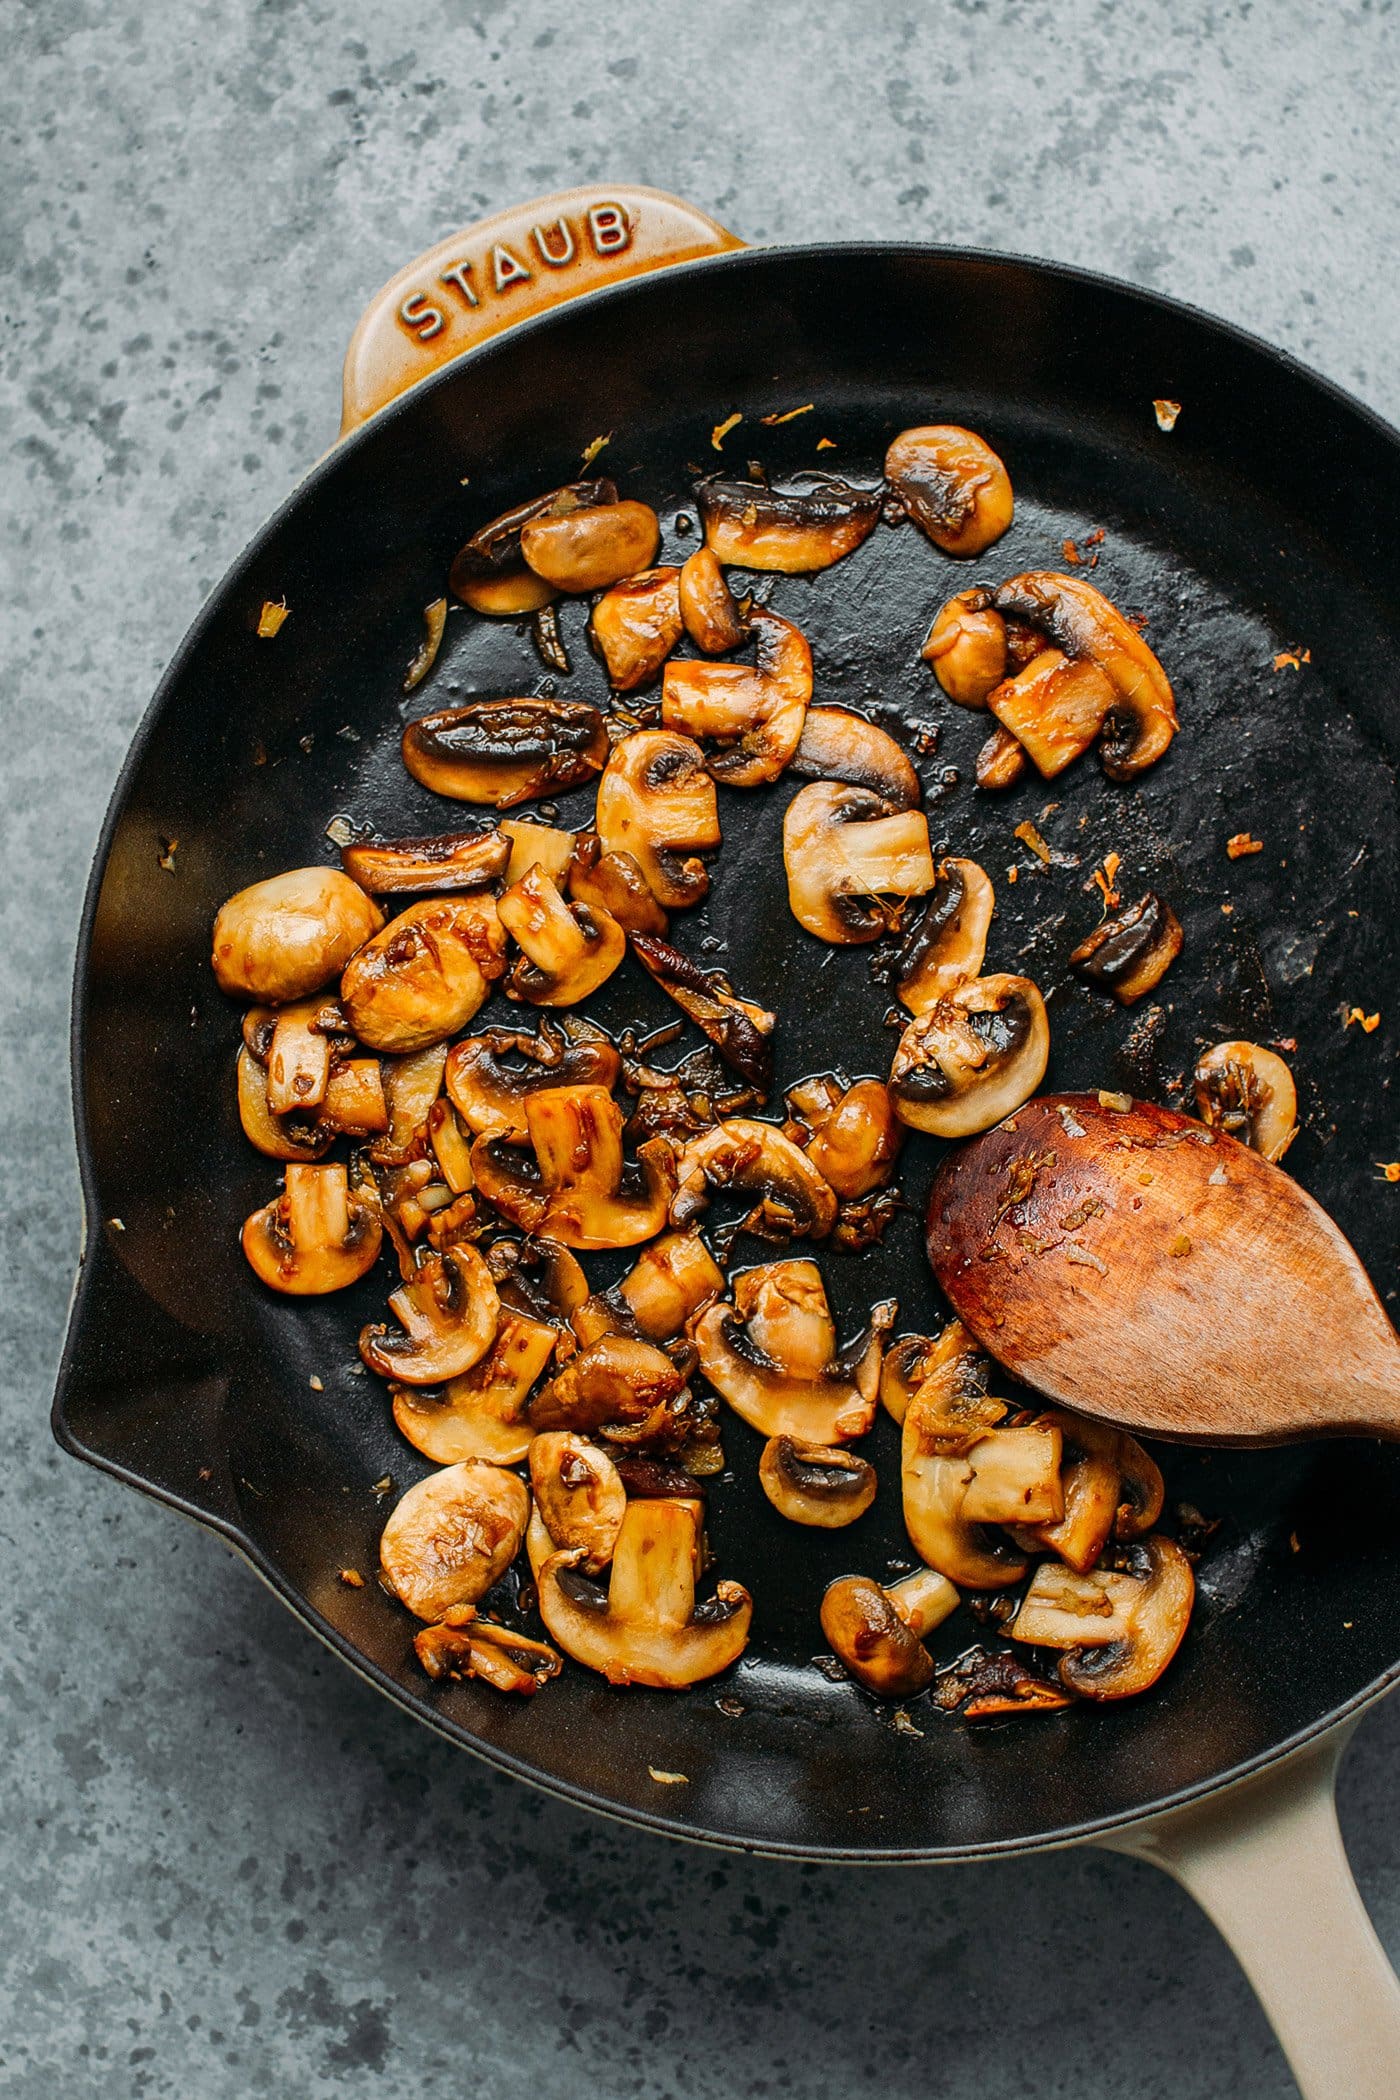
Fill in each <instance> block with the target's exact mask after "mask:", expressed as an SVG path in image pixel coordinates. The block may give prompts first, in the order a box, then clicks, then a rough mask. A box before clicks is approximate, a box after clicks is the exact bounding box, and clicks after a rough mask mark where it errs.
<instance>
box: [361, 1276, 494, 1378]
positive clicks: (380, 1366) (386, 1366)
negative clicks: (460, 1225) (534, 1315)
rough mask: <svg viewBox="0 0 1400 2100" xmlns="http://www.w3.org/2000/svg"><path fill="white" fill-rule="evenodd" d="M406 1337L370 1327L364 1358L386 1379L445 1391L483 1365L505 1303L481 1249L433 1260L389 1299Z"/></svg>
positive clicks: (364, 1340) (363, 1339)
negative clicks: (448, 1382)
mask: <svg viewBox="0 0 1400 2100" xmlns="http://www.w3.org/2000/svg"><path fill="white" fill-rule="evenodd" d="M389 1310H390V1312H392V1313H393V1314H394V1315H395V1316H396V1318H397V1319H398V1321H399V1325H400V1327H401V1328H402V1330H403V1331H402V1333H398V1334H395V1333H392V1332H391V1331H390V1330H389V1329H388V1328H387V1327H385V1326H383V1325H376V1326H372V1327H366V1328H365V1329H364V1331H363V1332H362V1334H361V1335H360V1355H361V1356H362V1357H363V1358H364V1361H365V1362H366V1364H368V1366H369V1368H370V1370H371V1371H377V1372H378V1373H379V1375H380V1377H381V1378H394V1379H398V1380H399V1381H400V1382H401V1383H402V1384H404V1385H442V1384H443V1383H444V1382H445V1381H446V1380H447V1379H449V1378H460V1377H461V1376H462V1375H463V1373H464V1372H467V1371H470V1370H471V1368H472V1366H473V1364H478V1363H480V1361H481V1359H482V1357H483V1356H485V1354H486V1352H487V1350H488V1349H489V1348H490V1347H491V1344H492V1342H493V1341H494V1340H495V1339H496V1329H497V1327H498V1325H499V1323H500V1310H501V1305H500V1299H499V1297H498V1296H497V1294H496V1286H495V1284H494V1282H493V1281H492V1279H491V1274H490V1271H489V1270H488V1269H487V1266H486V1264H485V1262H484V1261H483V1260H482V1258H481V1256H480V1255H479V1254H478V1253H477V1251H476V1249H475V1247H469V1246H465V1245H461V1244H459V1245H457V1246H455V1247H449V1248H448V1250H447V1252H446V1253H445V1254H430V1255H428V1256H427V1258H426V1259H425V1260H424V1261H423V1262H421V1263H420V1264H419V1266H418V1267H417V1269H416V1270H415V1271H414V1273H413V1278H412V1281H411V1282H407V1283H404V1284H401V1285H400V1287H399V1288H398V1290H396V1291H395V1292H394V1293H393V1295H392V1296H391V1297H390V1299H389Z"/></svg>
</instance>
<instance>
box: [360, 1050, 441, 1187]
mask: <svg viewBox="0 0 1400 2100" xmlns="http://www.w3.org/2000/svg"><path fill="white" fill-rule="evenodd" d="M446 1063H447V1045H446V1044H445V1043H433V1044H431V1045H430V1046H429V1047H428V1049H426V1050H415V1051H413V1052H412V1053H411V1054H410V1055H409V1056H407V1057H389V1058H386V1059H385V1061H384V1065H383V1068H382V1069H383V1073H384V1100H385V1104H386V1106H387V1108H388V1111H389V1128H388V1131H387V1133H386V1134H385V1136H384V1137H382V1138H379V1139H377V1140H376V1142H375V1143H374V1144H373V1145H371V1146H370V1148H369V1156H370V1158H371V1159H372V1160H373V1161H374V1163H375V1165H376V1166H383V1167H401V1166H404V1165H405V1164H406V1163H407V1161H408V1160H410V1159H416V1158H418V1157H419V1156H420V1154H421V1152H422V1150H423V1141H424V1139H425V1138H426V1136H427V1129H428V1117H429V1116H430V1115H431V1113H432V1108H433V1103H434V1102H435V1101H436V1100H437V1098H438V1095H439V1094H440V1093H441V1092H442V1073H443V1067H444V1065H445V1064H446Z"/></svg>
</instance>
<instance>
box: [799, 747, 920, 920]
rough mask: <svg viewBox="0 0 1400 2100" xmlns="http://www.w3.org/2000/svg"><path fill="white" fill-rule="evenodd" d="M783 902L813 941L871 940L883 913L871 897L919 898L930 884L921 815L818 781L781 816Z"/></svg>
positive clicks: (863, 792)
mask: <svg viewBox="0 0 1400 2100" xmlns="http://www.w3.org/2000/svg"><path fill="white" fill-rule="evenodd" d="M783 864H784V866H785V867H786V869H787V879H788V904H789V906H790V908H791V911H792V915H793V917H794V918H795V919H796V920H797V923H798V925H799V926H802V927H805V929H806V931H807V932H808V933H811V934H815V936H816V937H817V939H818V940H822V941H832V942H835V943H838V944H841V945H848V944H851V943H855V942H861V941H873V940H878V939H879V938H880V936H881V935H882V934H884V933H887V932H888V931H889V926H890V919H889V914H888V913H887V912H886V911H883V910H881V908H880V907H879V905H878V904H876V903H875V902H874V900H875V899H876V898H878V897H918V896H922V895H923V893H924V892H925V891H926V890H931V889H932V888H933V884H934V869H933V855H932V853H931V851H930V849H929V837H928V819H927V817H926V816H925V815H924V814H923V812H922V810H917V809H896V808H895V807H894V806H893V805H892V804H891V803H888V802H886V801H884V800H883V798H882V797H881V796H879V795H875V794H872V793H871V791H870V790H869V789H868V788H863V787H850V786H848V785H846V784H845V783H844V782H841V781H831V780H817V781H813V782H812V784H811V786H810V787H805V788H803V789H802V790H801V792H800V793H799V794H797V795H795V796H794V797H793V800H792V801H791V802H790V803H789V805H788V808H787V813H786V815H785V816H784V818H783Z"/></svg>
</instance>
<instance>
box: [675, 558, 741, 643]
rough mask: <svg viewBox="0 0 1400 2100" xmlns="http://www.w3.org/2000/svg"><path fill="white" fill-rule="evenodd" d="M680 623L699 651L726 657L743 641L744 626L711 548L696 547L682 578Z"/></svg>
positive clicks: (684, 568)
mask: <svg viewBox="0 0 1400 2100" xmlns="http://www.w3.org/2000/svg"><path fill="white" fill-rule="evenodd" d="M680 607H681V619H682V620H683V621H684V623H685V631H686V633H687V634H688V635H689V636H690V639H691V640H692V642H694V644H695V646H696V648H697V649H703V650H704V652H705V654H706V656H725V655H727V654H728V652H729V651H730V650H731V649H737V648H738V646H739V644H740V642H742V641H743V639H744V623H743V621H742V620H741V619H740V617H739V608H738V607H737V606H736V605H735V603H734V598H733V594H732V592H731V591H730V588H729V585H728V584H727V583H726V581H725V576H724V570H723V569H722V568H721V566H720V562H719V557H718V555H717V554H716V553H715V551H714V549H713V548H712V547H697V548H696V550H695V552H694V553H693V554H692V555H691V556H690V557H689V559H688V560H687V561H686V562H685V563H684V565H683V567H682V569H681V574H680Z"/></svg>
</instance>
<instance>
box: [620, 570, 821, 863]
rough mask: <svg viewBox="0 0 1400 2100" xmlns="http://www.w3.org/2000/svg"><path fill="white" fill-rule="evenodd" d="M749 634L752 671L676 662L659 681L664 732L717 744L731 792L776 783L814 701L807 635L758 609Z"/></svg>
mask: <svg viewBox="0 0 1400 2100" xmlns="http://www.w3.org/2000/svg"><path fill="white" fill-rule="evenodd" d="M749 631H750V633H751V634H752V635H753V636H754V638H755V640H756V642H757V651H756V660H755V662H754V663H753V664H752V665H750V664H715V663H699V662H691V661H686V662H683V663H677V662H675V661H672V662H671V663H668V664H667V666H666V671H665V675H664V677H663V679H662V682H661V720H662V722H663V723H664V725H665V727H666V728H667V729H671V730H679V731H681V732H683V733H684V734H685V735H686V736H689V737H695V738H706V737H708V738H710V739H711V740H713V741H714V742H716V743H718V744H719V746H720V749H719V750H718V751H717V752H716V753H715V755H714V756H713V757H712V758H711V759H710V760H709V769H710V771H711V773H713V775H714V777H715V779H716V780H719V781H722V782H723V783H724V785H725V786H726V787H760V786H762V784H763V783H764V782H765V781H768V780H776V779H777V777H778V775H779V774H780V773H781V772H782V770H783V767H784V766H785V765H786V764H787V762H788V760H789V759H790V758H791V757H792V755H793V753H794V751H796V749H797V747H798V744H799V743H800V742H801V740H802V728H803V723H804V721H805V719H806V715H807V703H808V701H809V700H810V699H811V697H812V651H811V649H810V647H809V646H808V642H807V637H806V636H805V635H804V634H803V633H802V632H801V630H800V629H799V628H796V627H794V626H793V624H792V622H791V620H785V619H783V618H782V617H781V615H780V614H778V613H775V612H770V611H769V610H768V608H767V607H766V606H762V605H756V606H755V607H754V609H753V611H752V613H751V614H750V615H749ZM598 828H599V830H600V831H601V830H602V828H603V827H602V825H601V823H600V824H599V827H598Z"/></svg>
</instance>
